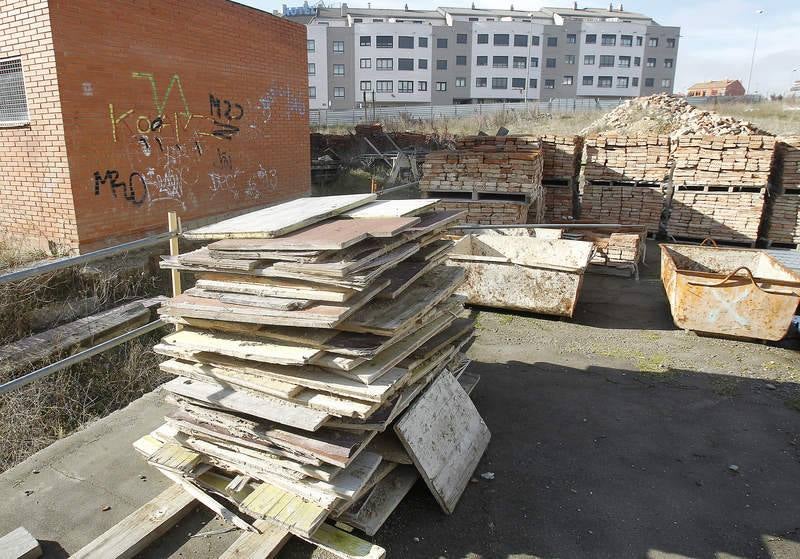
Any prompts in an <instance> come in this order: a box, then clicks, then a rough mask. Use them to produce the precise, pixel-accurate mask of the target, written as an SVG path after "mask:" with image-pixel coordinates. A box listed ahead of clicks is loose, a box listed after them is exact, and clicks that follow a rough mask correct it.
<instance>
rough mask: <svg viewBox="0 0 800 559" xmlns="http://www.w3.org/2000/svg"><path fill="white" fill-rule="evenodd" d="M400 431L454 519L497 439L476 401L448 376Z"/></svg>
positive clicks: (427, 394) (421, 400)
mask: <svg viewBox="0 0 800 559" xmlns="http://www.w3.org/2000/svg"><path fill="white" fill-rule="evenodd" d="M394 430H395V433H397V436H398V438H399V439H400V442H402V443H403V446H404V447H405V449H406V451H408V454H409V456H411V459H412V460H413V461H414V464H415V465H416V466H417V469H418V470H419V472H420V474H421V475H422V478H423V479H424V480H425V483H426V484H427V485H428V488H429V489H430V490H431V492H432V493H433V495H434V497H436V500H437V501H438V502H439V505H441V507H442V510H444V511H445V512H446V513H447V514H450V513H452V512H453V510H454V509H455V506H456V504H457V503H458V500H459V499H460V498H461V494H462V493H463V492H464V488H465V487H466V486H467V483H469V479H470V477H471V476H472V473H473V472H474V471H475V468H476V467H477V465H478V462H479V461H480V459H481V456H483V453H484V451H485V450H486V447H487V445H488V444H489V439H490V438H491V433H490V432H489V428H488V427H486V423H484V421H483V419H482V418H481V416H480V414H478V410H477V409H476V408H475V405H474V404H473V403H472V400H470V398H469V396H468V395H467V393H466V392H464V389H463V388H461V385H460V384H459V383H458V381H457V380H456V379H455V378H453V375H451V374H450V373H449V372H448V371H443V372H442V373H441V374H440V375H439V376H438V377H437V378H436V380H435V381H434V382H433V383H432V384H431V385H430V386H429V387H428V388H427V389H426V390H425V392H424V393H423V394H422V395H421V396H420V397H419V398H418V399H417V400H416V401H415V402H414V403H413V404H412V405H411V406H410V407H409V408H408V411H406V413H405V415H403V417H401V418H400V420H399V421H398V422H397V423H396V424H395V426H394Z"/></svg>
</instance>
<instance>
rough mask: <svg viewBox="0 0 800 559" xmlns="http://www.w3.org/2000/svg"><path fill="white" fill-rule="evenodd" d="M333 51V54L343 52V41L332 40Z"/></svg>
mask: <svg viewBox="0 0 800 559" xmlns="http://www.w3.org/2000/svg"><path fill="white" fill-rule="evenodd" d="M333 53H334V54H342V53H344V41H334V42H333Z"/></svg>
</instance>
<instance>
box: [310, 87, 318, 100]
mask: <svg viewBox="0 0 800 559" xmlns="http://www.w3.org/2000/svg"><path fill="white" fill-rule="evenodd" d="M308 98H309V99H316V98H317V88H316V87H313V86H312V87H309V88H308Z"/></svg>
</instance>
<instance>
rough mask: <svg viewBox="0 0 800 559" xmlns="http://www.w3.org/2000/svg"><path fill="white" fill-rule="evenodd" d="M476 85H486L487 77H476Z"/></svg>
mask: <svg viewBox="0 0 800 559" xmlns="http://www.w3.org/2000/svg"><path fill="white" fill-rule="evenodd" d="M475 87H486V78H475Z"/></svg>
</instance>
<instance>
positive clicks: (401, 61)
mask: <svg viewBox="0 0 800 559" xmlns="http://www.w3.org/2000/svg"><path fill="white" fill-rule="evenodd" d="M397 69H398V70H413V69H414V59H413V58H398V59H397Z"/></svg>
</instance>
